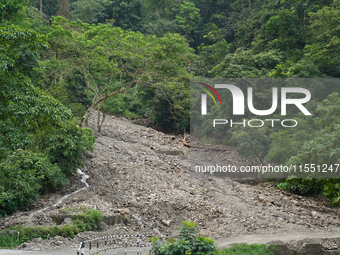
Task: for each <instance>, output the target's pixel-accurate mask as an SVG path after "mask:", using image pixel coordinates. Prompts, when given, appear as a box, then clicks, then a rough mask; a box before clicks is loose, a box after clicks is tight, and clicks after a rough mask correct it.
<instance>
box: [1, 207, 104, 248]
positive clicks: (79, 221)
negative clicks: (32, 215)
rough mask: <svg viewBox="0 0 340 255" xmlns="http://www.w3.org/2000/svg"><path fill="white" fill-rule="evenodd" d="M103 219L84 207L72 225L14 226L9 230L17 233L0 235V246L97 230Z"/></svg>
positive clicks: (72, 236) (97, 213)
mask: <svg viewBox="0 0 340 255" xmlns="http://www.w3.org/2000/svg"><path fill="white" fill-rule="evenodd" d="M102 219H103V215H102V213H101V212H99V211H97V210H94V209H84V210H83V212H82V213H80V214H78V215H76V216H75V217H74V220H73V223H74V226H71V225H69V224H66V225H64V226H63V227H61V228H60V227H58V226H50V227H43V226H33V227H22V226H16V227H12V228H10V229H9V230H15V231H17V233H18V234H17V235H16V234H13V235H7V234H4V235H0V247H13V246H18V245H20V244H22V243H24V242H27V241H29V240H31V239H33V238H39V237H41V238H42V239H49V238H52V237H55V236H62V237H65V238H68V237H70V238H74V237H75V235H77V234H78V233H80V232H84V231H91V230H97V229H98V228H99V226H100V223H101V221H102Z"/></svg>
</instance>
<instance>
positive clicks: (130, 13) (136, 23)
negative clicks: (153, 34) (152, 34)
mask: <svg viewBox="0 0 340 255" xmlns="http://www.w3.org/2000/svg"><path fill="white" fill-rule="evenodd" d="M142 4H143V3H142V0H113V1H112V3H111V6H112V11H113V19H114V20H115V23H114V24H115V26H118V27H121V28H123V29H130V30H132V31H140V32H142V31H143V30H144V21H143V17H142Z"/></svg>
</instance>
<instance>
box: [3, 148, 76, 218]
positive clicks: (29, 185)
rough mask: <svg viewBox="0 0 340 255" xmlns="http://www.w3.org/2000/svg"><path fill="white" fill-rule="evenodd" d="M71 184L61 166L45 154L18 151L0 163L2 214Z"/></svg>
mask: <svg viewBox="0 0 340 255" xmlns="http://www.w3.org/2000/svg"><path fill="white" fill-rule="evenodd" d="M68 183H69V181H68V179H67V178H66V176H65V175H64V174H63V173H62V171H61V170H60V168H59V167H58V165H56V164H52V163H51V162H50V161H49V160H48V158H47V156H46V155H45V154H42V153H33V152H31V151H26V150H16V151H14V152H12V153H10V154H9V155H8V157H7V158H6V160H5V161H4V162H2V163H0V216H1V215H7V214H9V213H12V212H14V211H15V210H17V208H19V207H22V206H25V205H27V204H29V203H33V202H34V201H35V200H36V199H37V198H38V197H39V195H41V194H43V193H45V192H48V191H51V190H53V189H56V188H59V187H61V186H63V185H66V184H68Z"/></svg>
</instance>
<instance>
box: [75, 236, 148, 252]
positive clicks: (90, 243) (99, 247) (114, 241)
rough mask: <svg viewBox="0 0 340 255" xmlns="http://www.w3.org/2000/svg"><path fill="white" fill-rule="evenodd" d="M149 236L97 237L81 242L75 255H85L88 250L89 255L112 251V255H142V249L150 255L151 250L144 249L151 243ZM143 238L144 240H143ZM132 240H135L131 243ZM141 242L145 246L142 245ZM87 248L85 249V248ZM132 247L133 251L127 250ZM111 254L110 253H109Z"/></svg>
mask: <svg viewBox="0 0 340 255" xmlns="http://www.w3.org/2000/svg"><path fill="white" fill-rule="evenodd" d="M149 237H152V236H151V235H117V236H104V237H98V238H95V239H91V240H86V241H83V242H81V243H80V244H79V248H78V251H77V255H85V252H86V250H87V249H88V254H89V255H98V254H100V253H101V254H103V253H104V254H107V251H112V250H113V254H114V255H117V252H118V253H120V254H125V255H127V254H128V253H129V254H132V252H137V255H142V252H143V248H144V250H148V252H149V254H151V253H150V252H151V249H150V248H149V249H146V247H151V242H150V240H149ZM143 238H144V240H143ZM133 240H135V241H134V242H133ZM143 242H144V243H145V244H143ZM86 246H87V248H86ZM130 247H133V248H134V250H133V251H132V250H128V248H130ZM111 254H112V253H111Z"/></svg>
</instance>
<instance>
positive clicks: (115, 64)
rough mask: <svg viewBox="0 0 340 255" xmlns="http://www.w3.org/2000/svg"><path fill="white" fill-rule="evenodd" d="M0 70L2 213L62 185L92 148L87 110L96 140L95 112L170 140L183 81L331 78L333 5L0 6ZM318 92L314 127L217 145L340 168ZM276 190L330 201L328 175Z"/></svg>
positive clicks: (336, 28) (339, 63)
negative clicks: (143, 122) (158, 131)
mask: <svg viewBox="0 0 340 255" xmlns="http://www.w3.org/2000/svg"><path fill="white" fill-rule="evenodd" d="M0 72H1V74H0V80H1V81H0V84H1V85H0V160H1V163H0V169H1V170H0V215H7V214H9V213H12V212H13V211H15V210H16V209H18V208H20V207H22V206H24V205H26V204H28V203H32V202H34V201H35V200H36V199H37V198H38V197H39V196H40V195H41V194H44V193H45V192H49V191H51V190H53V189H56V188H58V187H61V186H63V185H65V184H67V183H68V179H67V177H68V176H69V175H70V174H72V173H74V172H75V169H76V167H77V166H78V165H79V164H81V159H82V155H83V153H84V151H85V150H87V149H89V150H91V149H92V145H93V143H94V138H93V136H92V133H91V131H90V130H88V129H85V128H82V126H83V125H84V123H86V119H87V116H88V113H89V112H90V111H91V110H98V111H100V112H102V113H103V114H102V115H100V116H99V117H98V123H97V131H99V132H100V129H101V126H102V124H103V122H104V121H105V114H121V115H123V116H126V117H129V118H138V119H148V120H149V121H150V122H152V123H153V124H154V125H155V126H158V127H159V128H162V129H163V130H166V131H169V132H181V131H183V130H184V129H188V128H189V124H190V123H189V109H190V105H189V79H190V78H193V77H210V78H215V77H228V78H244V77H253V78H260V77H274V78H275V77H280V78H289V77H297V78H340V1H339V0H316V1H308V0H301V1H296V0H294V1H293V0H281V1H279V0H261V1H259V0H180V1H169V0H158V1H155V0H129V1H128V0H43V1H42V2H41V1H40V0H26V1H22V0H0ZM319 90H320V91H321V92H322V93H327V94H328V95H329V97H328V99H327V100H325V101H323V102H322V101H315V102H313V103H314V107H313V109H315V112H316V113H317V114H318V116H319V118H318V119H316V121H315V123H310V122H308V121H307V120H302V122H301V123H302V125H301V128H300V130H299V132H297V133H295V134H291V133H289V132H288V131H284V130H277V129H275V130H274V129H273V130H259V131H258V132H259V133H254V134H252V133H251V132H248V133H247V134H245V133H244V132H241V131H238V132H235V134H230V136H229V138H230V139H229V141H228V142H229V143H231V144H234V145H235V146H237V147H238V148H239V150H240V152H244V155H245V156H248V157H259V156H258V155H253V153H251V150H252V149H251V148H253V147H254V146H257V145H256V143H258V144H260V145H261V153H260V155H261V156H260V160H263V161H265V162H271V163H276V164H284V163H287V162H297V163H311V161H312V160H314V159H315V160H316V161H317V162H313V163H318V162H331V163H340V162H339V161H340V150H339V146H338V144H339V140H340V135H339V131H340V130H339V121H340V120H339V119H340V118H338V116H339V114H340V112H339V111H340V110H339V109H340V107H339V105H340V99H339V95H338V94H331V92H332V91H327V90H326V91H325V89H324V88H319ZM263 96H264V97H266V96H267V97H270V96H271V95H270V94H267V95H263ZM206 135H207V136H208V132H207V134H206ZM282 140H285V141H286V143H285V145H284V146H282V144H281V142H280V141H282ZM244 148H248V150H245V149H244ZM249 148H250V150H249ZM280 187H281V188H285V189H288V190H291V191H294V192H298V193H301V194H311V193H321V194H324V195H325V196H326V197H327V198H329V199H330V201H331V202H332V203H333V204H339V202H340V183H339V181H338V180H337V179H324V180H318V179H296V178H290V179H289V180H286V181H285V182H284V183H282V184H280Z"/></svg>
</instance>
